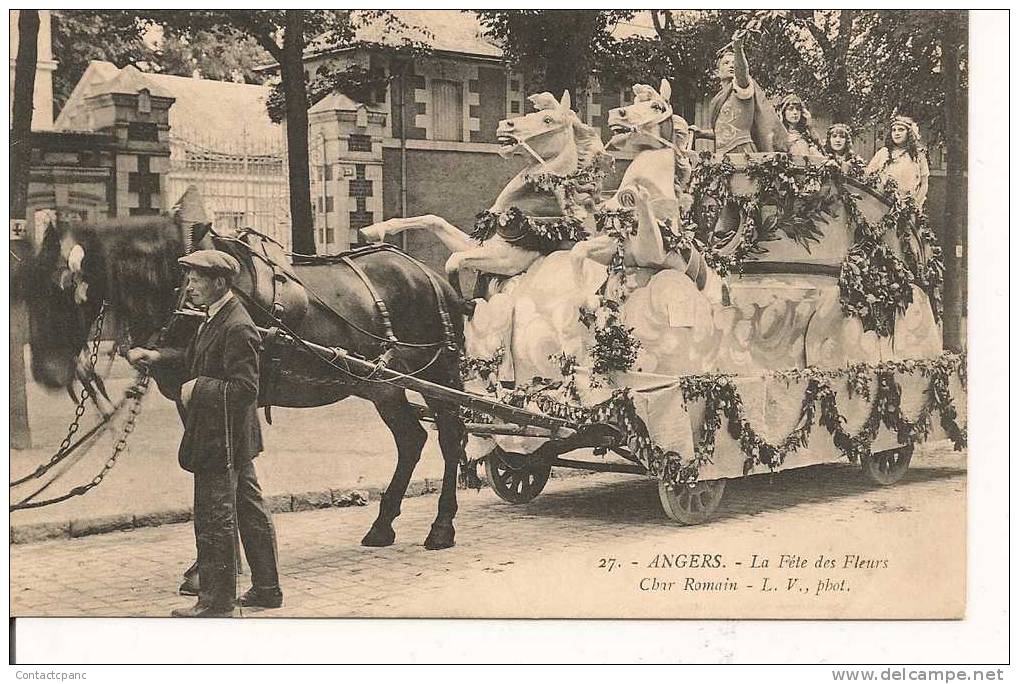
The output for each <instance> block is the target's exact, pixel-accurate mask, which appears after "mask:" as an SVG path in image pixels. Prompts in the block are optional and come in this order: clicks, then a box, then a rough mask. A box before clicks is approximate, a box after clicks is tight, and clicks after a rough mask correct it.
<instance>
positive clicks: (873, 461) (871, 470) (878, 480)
mask: <svg viewBox="0 0 1019 684" xmlns="http://www.w3.org/2000/svg"><path fill="white" fill-rule="evenodd" d="M912 458H913V445H912V444H907V445H905V446H900V447H896V448H894V449H886V450H885V451H879V452H877V453H876V454H870V455H869V456H864V457H863V458H861V459H860V461H861V465H862V466H863V474H864V475H866V476H867V479H868V480H870V481H871V482H873V483H874V484H879V485H882V486H887V485H893V484H895V483H896V482H898V481H899V480H901V479H902V478H903V476H905V474H906V471H907V470H909V462H910V460H911V459H912Z"/></svg>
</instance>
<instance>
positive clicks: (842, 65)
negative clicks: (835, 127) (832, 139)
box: [828, 9, 854, 123]
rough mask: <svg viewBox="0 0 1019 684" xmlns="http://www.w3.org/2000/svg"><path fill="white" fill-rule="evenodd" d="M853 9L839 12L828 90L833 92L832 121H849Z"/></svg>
mask: <svg viewBox="0 0 1019 684" xmlns="http://www.w3.org/2000/svg"><path fill="white" fill-rule="evenodd" d="M853 14H854V12H853V10H851V9H844V10H842V11H841V12H839V35H838V38H836V40H835V45H834V51H835V55H834V58H835V59H834V62H835V63H834V68H833V69H832V77H831V83H830V84H829V91H828V92H830V93H832V94H835V96H836V97H835V101H834V102H833V103H832V104H833V107H832V122H841V123H849V121H850V120H851V117H852V114H853V113H852V108H851V106H850V102H849V97H850V95H849V66H848V60H849V44H850V41H851V39H852V33H853Z"/></svg>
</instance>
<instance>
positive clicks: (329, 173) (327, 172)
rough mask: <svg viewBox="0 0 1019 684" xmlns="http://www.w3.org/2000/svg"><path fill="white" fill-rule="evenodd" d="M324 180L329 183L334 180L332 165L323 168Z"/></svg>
mask: <svg viewBox="0 0 1019 684" xmlns="http://www.w3.org/2000/svg"><path fill="white" fill-rule="evenodd" d="M322 178H323V179H324V180H327V181H331V180H332V179H333V165H332V164H325V165H323V166H322Z"/></svg>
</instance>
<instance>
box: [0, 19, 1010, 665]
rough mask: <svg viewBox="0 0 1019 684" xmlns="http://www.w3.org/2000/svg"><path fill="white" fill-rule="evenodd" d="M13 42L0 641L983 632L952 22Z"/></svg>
mask: <svg viewBox="0 0 1019 684" xmlns="http://www.w3.org/2000/svg"><path fill="white" fill-rule="evenodd" d="M9 17H10V27H9V31H10V34H9V36H10V41H9V44H10V107H9V116H10V126H9V135H10V236H9V246H10V266H9V286H10V327H9V338H10V340H9V341H10V366H9V392H10V393H9V400H10V407H9V410H10V424H9V434H10V471H9V476H10V495H9V508H10V547H9V554H10V557H9V565H10V578H9V583H10V586H9V595H10V617H11V618H12V619H13V620H12V625H16V624H17V622H18V621H19V620H20V619H23V618H171V617H172V618H178V619H180V621H183V622H186V619H187V618H218V619H220V621H219V622H215V623H213V624H215V625H222V626H223V629H224V630H225V629H228V625H229V624H232V622H233V621H240V620H252V619H254V620H269V621H272V620H274V619H279V618H484V619H490V618H500V619H502V618H517V619H520V618H523V619H537V618H551V619H594V618H597V619H649V618H651V619H666V620H676V619H725V620H749V619H768V620H774V619H781V620H790V619H794V620H889V619H891V620H903V619H905V620H950V621H959V620H964V619H965V618H966V617H967V608H968V601H967V596H968V595H969V596H970V597H972V593H969V594H968V584H967V579H968V576H969V574H968V573H969V570H968V564H967V560H968V558H969V555H968V535H967V526H968V520H969V513H968V503H967V501H968V492H969V484H968V482H969V463H968V447H967V444H968V442H967V438H968V431H967V426H968V423H969V420H968V418H969V412H968V410H967V397H968V383H967V369H968V364H967V348H968V344H967V322H968V319H969V316H968V302H969V301H970V297H969V256H968V255H969V238H968V234H969V233H968V225H969V180H968V167H969V157H970V151H969V128H970V127H969V118H968V117H969V111H970V110H971V109H972V107H971V105H970V97H969V84H970V72H971V69H970V66H969V64H970V57H969V50H970V43H971V30H970V29H971V26H970V13H969V12H967V11H965V10H865V9H821V10H765V9H755V10H729V9H709V10H633V9H589V10H566V9H547V10H459V9H395V10H382V9H361V10H325V9H307V10H301V9H294V10H267V9H249V10H244V9H231V10H126V9H110V10H83V9H69V10H58V9H38V10H29V9H22V10H20V11H19V10H10V11H9ZM973 106H976V105H975V104H974V105H973ZM1005 137H1006V138H1007V132H1006V133H1005ZM1003 446H1005V445H1003ZM1000 472H1004V471H1000ZM1002 591H1005V589H1002ZM365 622H366V624H367V623H368V622H370V621H365ZM143 624H154V623H143ZM188 624H193V623H188ZM279 624H280V625H281V627H282V625H284V624H286V623H279ZM80 627H81V628H83V629H87V626H80ZM12 629H13V628H12ZM12 638H13V637H12ZM13 657H14V656H13V655H12V661H11V662H12V663H13V662H15V661H14V660H13ZM166 657H167V658H171V659H173V655H172V654H170V655H167V656H166ZM479 657H482V656H479ZM488 657H489V658H491V659H494V660H495V661H501V660H502V659H503V658H505V657H507V654H503V655H501V656H500V655H498V654H495V653H493V654H489V656H488ZM224 658H227V659H228V660H229V656H227V655H224Z"/></svg>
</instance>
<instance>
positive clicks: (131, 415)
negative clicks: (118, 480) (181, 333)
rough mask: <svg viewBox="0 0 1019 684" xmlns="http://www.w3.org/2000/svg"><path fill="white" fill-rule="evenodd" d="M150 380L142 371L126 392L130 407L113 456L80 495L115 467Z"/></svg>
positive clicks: (135, 420) (140, 409)
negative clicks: (128, 395) (130, 399)
mask: <svg viewBox="0 0 1019 684" xmlns="http://www.w3.org/2000/svg"><path fill="white" fill-rule="evenodd" d="M150 380H151V376H150V375H149V373H148V371H147V370H145V371H142V372H141V374H140V375H139V376H138V380H137V381H136V382H135V384H134V386H132V387H131V389H129V390H128V394H130V395H131V398H132V402H131V407H130V408H129V409H128V415H127V422H126V423H125V424H124V430H123V431H122V432H121V434H120V439H118V440H117V443H116V444H115V445H114V446H113V454H111V455H110V457H109V458H108V459H106V463H105V464H103V469H102V470H100V471H99V473H98V474H96V476H95V477H93V478H92V481H91V482H89V483H88V484H87V485H85V486H84V487H82V488H81V489H82V491H81V493H82V494H84V493H85V492H87V491H88V490H90V489H92V488H93V487H96V486H98V485H99V484H100V483H101V482H102V481H103V478H104V477H106V473H108V472H110V470H111V469H112V468H113V466H115V465H117V459H118V458H119V457H120V455H121V453H123V452H124V449H126V448H127V438H128V436H129V435H130V434H131V433H132V432H134V427H135V423H137V421H138V416H139V415H140V414H141V412H142V399H144V398H145V393H146V392H147V391H148V389H149V381H150Z"/></svg>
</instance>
